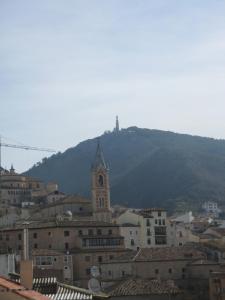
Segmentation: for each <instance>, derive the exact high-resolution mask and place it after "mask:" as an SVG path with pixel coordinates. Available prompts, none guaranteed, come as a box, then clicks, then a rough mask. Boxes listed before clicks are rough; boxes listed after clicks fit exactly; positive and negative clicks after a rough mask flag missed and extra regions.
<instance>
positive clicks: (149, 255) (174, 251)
mask: <svg viewBox="0 0 225 300" xmlns="http://www.w3.org/2000/svg"><path fill="white" fill-rule="evenodd" d="M205 258H206V255H205V253H203V252H202V251H199V250H197V249H195V248H193V247H191V246H183V247H163V248H142V249H139V250H138V251H129V252H128V251H127V252H125V253H124V254H123V255H120V256H119V257H117V258H115V260H112V262H114V263H116V262H119V261H121V262H122V261H123V262H127V261H168V260H197V259H205Z"/></svg>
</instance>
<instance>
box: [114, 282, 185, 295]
mask: <svg viewBox="0 0 225 300" xmlns="http://www.w3.org/2000/svg"><path fill="white" fill-rule="evenodd" d="M178 293H181V291H180V290H179V289H178V288H177V287H176V286H174V285H173V284H170V283H169V282H160V281H158V280H147V279H140V278H135V279H127V280H125V281H123V282H122V283H120V284H119V285H117V286H116V287H115V288H114V289H112V290H111V292H109V294H110V295H111V296H138V295H139V296H141V295H161V294H178Z"/></svg>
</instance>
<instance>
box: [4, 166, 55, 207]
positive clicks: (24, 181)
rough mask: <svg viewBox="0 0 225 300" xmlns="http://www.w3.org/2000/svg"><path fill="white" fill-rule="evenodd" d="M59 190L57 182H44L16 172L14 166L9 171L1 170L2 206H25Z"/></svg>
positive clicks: (38, 201)
mask: <svg viewBox="0 0 225 300" xmlns="http://www.w3.org/2000/svg"><path fill="white" fill-rule="evenodd" d="M56 190H58V186H57V184H55V183H49V184H46V185H45V184H44V183H43V182H42V181H40V180H38V179H35V178H32V177H28V176H25V175H21V174H18V173H16V172H15V169H14V168H13V166H12V167H11V169H10V170H9V171H7V170H2V171H1V198H0V200H1V203H0V206H1V207H5V206H11V205H12V206H17V207H24V206H29V205H34V204H35V203H36V202H37V203H40V201H41V200H42V201H43V199H44V198H45V197H46V196H47V195H48V194H49V193H52V192H54V191H56Z"/></svg>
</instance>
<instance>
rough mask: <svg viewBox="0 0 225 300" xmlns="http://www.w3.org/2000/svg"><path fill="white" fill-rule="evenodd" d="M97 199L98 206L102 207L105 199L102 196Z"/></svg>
mask: <svg viewBox="0 0 225 300" xmlns="http://www.w3.org/2000/svg"><path fill="white" fill-rule="evenodd" d="M98 201H99V207H100V208H103V207H104V205H105V203H104V201H105V199H104V198H103V197H99V198H98Z"/></svg>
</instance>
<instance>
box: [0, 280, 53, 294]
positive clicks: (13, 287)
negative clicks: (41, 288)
mask: <svg viewBox="0 0 225 300" xmlns="http://www.w3.org/2000/svg"><path fill="white" fill-rule="evenodd" d="M0 286H1V287H3V288H6V289H8V290H10V291H12V294H17V295H20V296H21V297H23V298H25V299H28V300H49V299H50V298H48V297H46V296H43V295H41V294H40V293H38V292H36V291H33V290H26V289H25V288H24V287H23V286H22V285H20V284H17V283H14V282H12V281H10V280H8V279H6V278H4V277H2V276H1V277H0Z"/></svg>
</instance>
